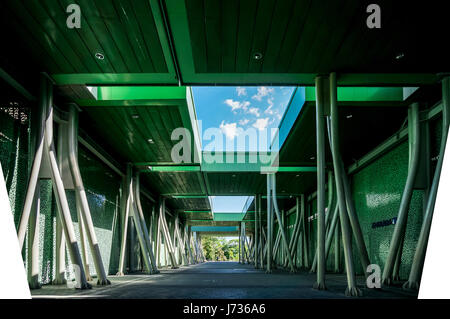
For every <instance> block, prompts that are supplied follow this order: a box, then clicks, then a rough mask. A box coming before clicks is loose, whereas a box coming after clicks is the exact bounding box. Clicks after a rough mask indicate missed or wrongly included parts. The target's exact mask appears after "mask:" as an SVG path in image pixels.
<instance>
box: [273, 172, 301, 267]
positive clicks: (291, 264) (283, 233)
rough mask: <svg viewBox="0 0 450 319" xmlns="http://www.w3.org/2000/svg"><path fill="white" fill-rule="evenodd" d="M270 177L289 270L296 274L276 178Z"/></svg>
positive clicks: (274, 205)
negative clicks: (278, 199) (278, 201)
mask: <svg viewBox="0 0 450 319" xmlns="http://www.w3.org/2000/svg"><path fill="white" fill-rule="evenodd" d="M268 176H270V178H271V180H272V182H271V187H272V196H273V198H272V200H273V207H274V209H275V214H276V216H277V220H278V228H279V230H280V233H281V238H282V239H283V248H284V250H285V252H286V255H287V257H288V260H289V268H290V270H291V272H294V271H295V269H294V263H293V261H292V255H291V252H290V250H289V245H288V242H287V237H286V233H285V230H284V224H283V220H282V219H281V216H280V210H279V209H278V203H277V191H276V188H277V187H276V177H275V174H269V175H268Z"/></svg>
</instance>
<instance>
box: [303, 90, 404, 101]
mask: <svg viewBox="0 0 450 319" xmlns="http://www.w3.org/2000/svg"><path fill="white" fill-rule="evenodd" d="M305 95H306V100H307V101H315V100H316V92H315V89H314V88H313V87H307V88H306V90H305ZM337 95H338V101H339V103H342V102H376V101H380V102H388V101H393V102H396V101H403V87H339V88H338V91H337Z"/></svg>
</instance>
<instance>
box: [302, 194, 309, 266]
mask: <svg viewBox="0 0 450 319" xmlns="http://www.w3.org/2000/svg"><path fill="white" fill-rule="evenodd" d="M301 205H302V211H303V215H302V239H301V240H302V267H303V268H305V269H307V268H309V247H308V225H307V224H308V223H307V221H308V217H307V212H306V209H307V207H306V200H305V199H304V200H303V201H302V203H301Z"/></svg>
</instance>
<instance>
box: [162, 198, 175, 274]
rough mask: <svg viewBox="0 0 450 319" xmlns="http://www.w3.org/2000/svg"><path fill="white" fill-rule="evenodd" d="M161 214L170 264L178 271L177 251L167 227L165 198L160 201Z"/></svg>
mask: <svg viewBox="0 0 450 319" xmlns="http://www.w3.org/2000/svg"><path fill="white" fill-rule="evenodd" d="M159 214H160V215H159V216H160V219H161V230H162V234H163V236H164V243H165V245H166V250H167V252H168V255H169V258H170V263H171V265H172V269H176V268H178V265H177V262H176V258H175V250H174V248H173V243H172V239H171V238H170V233H169V227H168V226H167V221H166V199H165V198H161V199H160V211H159Z"/></svg>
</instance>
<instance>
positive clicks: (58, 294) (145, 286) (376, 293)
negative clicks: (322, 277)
mask: <svg viewBox="0 0 450 319" xmlns="http://www.w3.org/2000/svg"><path fill="white" fill-rule="evenodd" d="M109 279H110V280H111V282H112V285H111V286H106V287H101V286H95V285H93V289H91V290H75V289H71V288H67V286H65V285H64V286H52V285H47V286H44V287H43V288H42V289H38V290H32V295H33V298H161V299H173V298H182V299H188V298H194V299H197V298H205V299H209V298H213V299H214V298H231V299H239V298H248V299H264V298H286V299H291V298H347V297H345V295H344V290H345V287H346V281H345V280H346V278H345V275H335V274H327V279H326V280H327V288H328V290H326V291H318V290H314V289H312V285H313V283H314V281H315V275H314V274H309V273H307V272H300V273H296V274H290V273H288V272H286V271H282V270H275V271H274V272H273V273H272V274H265V273H264V271H262V270H257V269H255V268H254V267H253V266H251V265H241V264H239V263H237V262H207V263H203V264H198V265H192V266H188V267H181V268H179V269H174V270H172V269H167V270H161V273H160V274H157V275H145V274H131V275H126V276H123V277H116V276H109ZM358 282H359V284H360V287H361V288H362V290H363V294H364V296H363V298H416V296H417V295H416V294H413V293H408V292H405V291H403V290H402V289H401V288H399V287H392V288H389V289H381V290H374V289H368V288H364V287H365V285H364V278H358Z"/></svg>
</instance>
